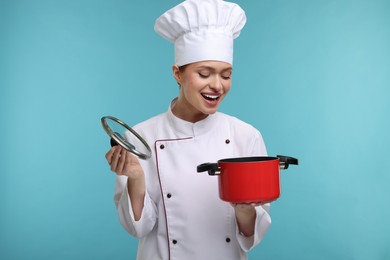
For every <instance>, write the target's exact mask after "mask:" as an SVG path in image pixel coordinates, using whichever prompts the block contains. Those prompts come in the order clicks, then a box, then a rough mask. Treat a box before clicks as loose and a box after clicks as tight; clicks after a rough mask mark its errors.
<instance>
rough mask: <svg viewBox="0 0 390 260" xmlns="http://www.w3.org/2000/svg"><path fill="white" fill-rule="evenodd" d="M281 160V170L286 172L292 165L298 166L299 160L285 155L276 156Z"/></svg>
mask: <svg viewBox="0 0 390 260" xmlns="http://www.w3.org/2000/svg"><path fill="white" fill-rule="evenodd" d="M276 157H278V158H279V160H280V168H281V169H282V170H285V169H287V168H288V166H289V165H290V164H294V165H298V159H296V158H294V157H290V156H285V155H276Z"/></svg>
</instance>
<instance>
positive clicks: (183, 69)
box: [179, 64, 188, 73]
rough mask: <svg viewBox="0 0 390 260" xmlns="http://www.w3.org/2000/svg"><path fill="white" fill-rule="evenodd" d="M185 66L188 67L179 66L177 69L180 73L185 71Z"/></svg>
mask: <svg viewBox="0 0 390 260" xmlns="http://www.w3.org/2000/svg"><path fill="white" fill-rule="evenodd" d="M187 65H188V64H185V65H181V66H180V67H179V71H180V73H183V72H184V71H185V69H186V68H187Z"/></svg>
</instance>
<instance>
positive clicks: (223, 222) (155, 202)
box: [106, 0, 271, 260]
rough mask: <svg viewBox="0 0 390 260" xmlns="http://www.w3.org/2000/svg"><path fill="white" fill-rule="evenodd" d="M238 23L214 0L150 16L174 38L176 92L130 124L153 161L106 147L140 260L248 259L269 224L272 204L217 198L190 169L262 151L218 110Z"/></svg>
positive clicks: (241, 20) (123, 218)
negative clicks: (163, 108) (165, 105)
mask: <svg viewBox="0 0 390 260" xmlns="http://www.w3.org/2000/svg"><path fill="white" fill-rule="evenodd" d="M245 22H246V18H245V13H244V11H243V10H242V9H241V8H240V7H239V6H238V5H236V4H233V3H229V2H224V1H220V0H187V1H184V2H183V3H181V4H179V5H178V6H176V7H174V8H172V9H170V10H168V11H167V12H166V13H164V14H163V15H162V16H161V17H160V18H158V19H157V21H156V24H155V30H156V32H157V33H159V34H160V35H161V36H163V37H164V38H166V39H168V40H170V41H171V42H174V46H175V65H173V66H172V71H173V76H174V78H175V80H176V81H177V83H178V85H179V96H178V97H177V98H175V99H174V100H173V101H171V104H170V106H169V109H168V111H167V112H166V113H163V114H160V115H157V116H156V117H153V118H151V119H149V120H147V121H145V122H142V123H140V124H138V125H136V126H135V127H134V129H135V130H136V131H137V132H138V133H139V134H140V135H141V136H142V137H143V138H144V139H145V140H146V141H147V142H148V143H149V144H150V145H151V146H152V147H153V149H152V150H153V155H152V158H151V159H150V160H147V161H138V159H137V158H135V157H134V156H133V155H131V154H130V153H128V152H126V151H125V150H124V149H123V148H121V147H119V146H116V147H113V148H111V149H110V151H109V152H108V153H107V154H106V159H107V161H108V163H109V164H110V167H111V170H112V171H113V172H115V173H116V174H117V182H116V188H115V196H114V199H115V203H116V206H117V209H118V215H119V219H120V222H121V224H122V225H123V227H124V228H125V229H126V230H127V231H128V232H129V233H130V234H132V235H133V236H136V237H138V238H140V242H139V247H138V256H137V259H153V260H155V259H202V260H203V259H213V260H214V259H224V260H226V259H232V260H233V259H234V260H237V259H247V254H246V252H247V251H249V250H250V249H252V248H253V247H254V246H255V245H257V244H259V243H260V241H261V240H262V238H263V237H264V235H265V233H266V231H267V229H268V227H269V225H270V223H271V219H270V216H269V214H268V211H269V204H264V205H263V204H261V203H260V204H238V205H236V204H235V205H233V204H230V203H227V202H223V201H222V200H220V199H219V196H218V183H217V178H213V177H210V176H208V175H207V174H201V173H197V172H196V166H197V165H199V164H201V163H204V162H209V161H217V160H219V159H221V158H229V157H241V156H262V155H266V149H265V145H264V142H263V139H262V137H261V134H260V133H259V131H257V130H256V129H255V128H253V127H252V126H250V125H249V124H247V123H244V122H242V121H240V120H239V119H237V118H234V117H231V116H228V115H226V114H223V113H220V112H217V109H218V107H219V105H220V104H221V102H222V100H223V99H224V97H225V96H226V95H227V93H228V92H229V90H230V87H231V82H232V71H233V68H232V64H233V39H235V38H236V37H238V35H239V34H240V31H241V29H242V28H243V26H244V24H245Z"/></svg>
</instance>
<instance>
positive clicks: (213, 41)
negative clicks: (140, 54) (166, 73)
mask: <svg viewBox="0 0 390 260" xmlns="http://www.w3.org/2000/svg"><path fill="white" fill-rule="evenodd" d="M245 22H246V16H245V12H244V11H243V10H242V9H241V7H240V6H238V5H237V4H234V3H230V2H225V1H222V0H186V1H184V2H182V3H181V4H179V5H177V6H175V7H173V8H172V9H170V10H168V11H167V12H165V13H164V14H162V15H161V16H160V17H159V18H158V19H157V21H156V23H155V26H154V30H155V31H156V32H157V33H158V34H159V35H161V36H162V37H164V38H165V39H167V40H169V41H170V42H173V43H174V45H175V63H176V65H178V66H182V65H185V64H189V63H193V62H197V61H204V60H216V61H224V62H227V63H229V64H233V40H234V39H235V38H237V37H238V36H239V35H240V31H241V29H242V28H243V27H244V25H245Z"/></svg>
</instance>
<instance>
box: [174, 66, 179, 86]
mask: <svg viewBox="0 0 390 260" xmlns="http://www.w3.org/2000/svg"><path fill="white" fill-rule="evenodd" d="M172 73H173V77H174V78H175V80H176V82H177V84H178V85H179V86H180V81H181V73H180V70H179V66H177V65H176V64H175V65H172Z"/></svg>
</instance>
